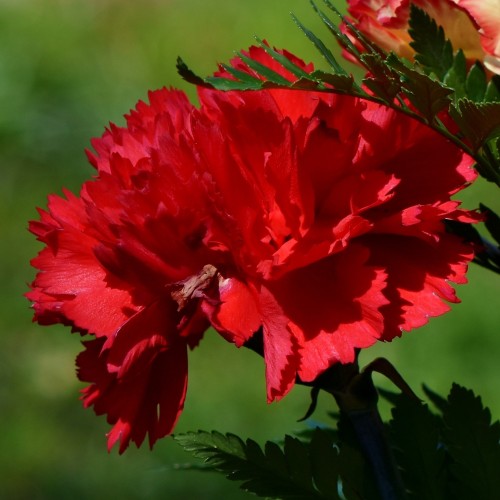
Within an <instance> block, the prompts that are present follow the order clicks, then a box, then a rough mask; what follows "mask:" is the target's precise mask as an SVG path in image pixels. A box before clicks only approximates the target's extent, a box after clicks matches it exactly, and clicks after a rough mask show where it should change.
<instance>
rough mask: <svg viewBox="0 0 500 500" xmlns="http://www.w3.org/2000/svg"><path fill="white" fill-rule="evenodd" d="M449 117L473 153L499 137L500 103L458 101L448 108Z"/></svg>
mask: <svg viewBox="0 0 500 500" xmlns="http://www.w3.org/2000/svg"><path fill="white" fill-rule="evenodd" d="M450 115H451V117H452V118H453V120H454V121H455V123H456V124H457V125H458V126H459V127H460V130H461V131H462V133H463V134H464V136H465V137H466V138H467V139H468V140H470V142H471V144H472V147H473V149H474V150H475V151H477V150H478V149H479V148H480V147H481V146H483V144H485V143H486V141H488V140H490V139H492V138H494V137H498V136H500V102H495V103H491V102H487V103H474V102H472V101H471V100H469V99H465V98H464V99H459V100H458V101H457V102H456V103H454V104H452V105H451V106H450Z"/></svg>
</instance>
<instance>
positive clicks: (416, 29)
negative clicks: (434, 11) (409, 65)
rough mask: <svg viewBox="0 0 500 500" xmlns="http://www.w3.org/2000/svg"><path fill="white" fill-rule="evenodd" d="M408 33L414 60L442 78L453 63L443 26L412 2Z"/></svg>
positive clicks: (450, 47) (451, 51)
mask: <svg viewBox="0 0 500 500" xmlns="http://www.w3.org/2000/svg"><path fill="white" fill-rule="evenodd" d="M408 33H409V34H410V36H411V37H412V39H413V41H412V42H410V46H411V47H412V48H413V50H415V60H416V61H418V62H419V63H420V64H421V65H422V66H423V67H424V68H425V70H426V71H427V72H428V73H434V74H435V75H436V76H437V77H438V78H439V80H443V78H444V76H445V75H446V73H447V72H448V70H449V69H450V68H451V67H452V65H453V48H452V46H451V43H450V41H449V40H447V39H446V37H445V33H444V30H443V28H442V27H441V26H438V25H437V24H436V21H434V19H432V18H431V17H430V16H429V14H427V12H425V11H423V10H422V9H420V8H418V7H417V6H415V4H413V3H412V4H411V8H410V19H409V30H408Z"/></svg>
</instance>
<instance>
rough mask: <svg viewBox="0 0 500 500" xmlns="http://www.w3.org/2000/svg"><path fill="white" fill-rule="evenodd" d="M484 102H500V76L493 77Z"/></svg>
mask: <svg viewBox="0 0 500 500" xmlns="http://www.w3.org/2000/svg"><path fill="white" fill-rule="evenodd" d="M484 100H485V101H487V102H498V101H500V76H499V75H493V77H492V78H491V80H490V82H489V83H488V86H487V87H486V94H485V96H484Z"/></svg>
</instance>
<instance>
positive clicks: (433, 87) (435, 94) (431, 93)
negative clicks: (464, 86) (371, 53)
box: [387, 54, 453, 123]
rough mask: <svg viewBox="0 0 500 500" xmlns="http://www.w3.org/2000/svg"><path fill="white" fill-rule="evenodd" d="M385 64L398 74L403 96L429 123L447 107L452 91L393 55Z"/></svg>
mask: <svg viewBox="0 0 500 500" xmlns="http://www.w3.org/2000/svg"><path fill="white" fill-rule="evenodd" d="M387 63H388V64H390V66H391V67H392V68H393V69H394V70H395V71H397V72H398V73H399V74H400V79H401V87H402V89H403V92H404V94H405V95H406V97H407V98H408V99H409V101H410V102H411V103H412V104H413V105H414V106H415V108H417V109H418V111H419V112H420V113H421V114H422V116H423V117H424V118H425V119H426V120H427V121H428V122H429V123H430V122H432V121H433V120H434V117H435V116H436V115H437V114H438V113H439V112H440V111H441V110H443V109H445V108H447V107H448V106H449V104H450V102H451V98H450V96H451V95H452V94H453V89H450V88H448V87H446V86H445V85H444V84H442V83H440V82H438V81H436V80H433V79H432V78H430V77H429V76H427V75H425V74H423V73H420V72H419V71H416V70H415V69H412V68H408V67H407V66H405V65H404V64H402V63H401V61H400V60H399V58H397V57H396V56H395V55H394V54H390V55H389V57H388V58H387Z"/></svg>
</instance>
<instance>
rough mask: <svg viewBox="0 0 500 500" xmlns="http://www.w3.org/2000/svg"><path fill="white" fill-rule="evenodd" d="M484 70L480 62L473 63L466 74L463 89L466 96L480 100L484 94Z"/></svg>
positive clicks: (472, 99)
mask: <svg viewBox="0 0 500 500" xmlns="http://www.w3.org/2000/svg"><path fill="white" fill-rule="evenodd" d="M486 84H487V81H486V72H485V71H484V67H483V65H482V64H479V63H475V64H474V65H473V66H472V68H471V69H470V71H469V74H468V75H467V80H466V81H465V89H466V92H467V97H468V98H469V99H470V100H471V101H474V102H481V101H483V100H484V97H485V95H486Z"/></svg>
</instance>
